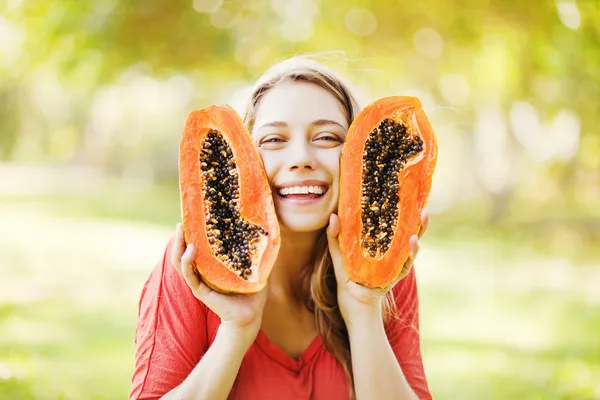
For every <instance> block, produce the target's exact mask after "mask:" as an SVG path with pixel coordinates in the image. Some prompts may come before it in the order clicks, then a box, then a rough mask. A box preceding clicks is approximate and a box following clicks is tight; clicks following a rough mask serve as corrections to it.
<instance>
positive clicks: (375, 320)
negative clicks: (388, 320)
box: [343, 302, 383, 331]
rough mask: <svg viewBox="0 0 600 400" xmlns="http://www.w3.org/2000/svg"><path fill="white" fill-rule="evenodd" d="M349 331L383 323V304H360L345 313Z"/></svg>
mask: <svg viewBox="0 0 600 400" xmlns="http://www.w3.org/2000/svg"><path fill="white" fill-rule="evenodd" d="M343 315H344V316H345V318H344V319H345V322H346V326H347V327H348V331H350V330H351V329H354V328H356V327H359V328H361V327H372V326H374V325H377V324H382V325H383V316H382V304H381V302H378V303H377V304H373V305H366V304H360V305H358V306H356V307H352V309H351V310H348V311H346V312H344V313H343Z"/></svg>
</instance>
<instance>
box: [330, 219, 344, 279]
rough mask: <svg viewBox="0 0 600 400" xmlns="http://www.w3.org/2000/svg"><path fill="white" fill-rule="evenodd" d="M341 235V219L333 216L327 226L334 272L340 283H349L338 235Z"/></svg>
mask: <svg viewBox="0 0 600 400" xmlns="http://www.w3.org/2000/svg"><path fill="white" fill-rule="evenodd" d="M339 233H340V219H339V217H338V216H337V215H336V214H331V216H330V217H329V225H328V226H327V244H328V246H329V254H330V255H331V260H332V261H333V270H334V273H335V277H336V279H337V281H338V282H347V281H348V275H346V271H345V270H344V263H343V261H342V255H341V252H340V243H339V241H338V235H339Z"/></svg>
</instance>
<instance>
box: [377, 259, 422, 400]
mask: <svg viewBox="0 0 600 400" xmlns="http://www.w3.org/2000/svg"><path fill="white" fill-rule="evenodd" d="M392 290H393V293H394V299H395V301H396V307H397V308H398V318H395V319H393V320H392V322H390V323H389V324H388V326H387V327H386V332H387V335H388V339H389V341H390V344H391V346H392V349H393V351H394V354H395V355H396V359H397V360H398V363H399V364H400V367H401V368H402V372H403V373H404V376H405V377H406V380H407V381H408V384H409V385H410V387H411V388H412V389H413V390H414V392H415V394H416V395H417V397H419V399H421V400H423V399H425V400H429V399H431V398H432V397H431V393H430V392H429V388H428V385H427V378H426V377H425V370H424V368H423V360H422V357H421V342H420V336H419V298H418V293H417V282H416V279H415V268H414V266H413V268H412V269H411V271H410V272H409V273H408V275H406V277H405V278H404V279H402V280H401V281H400V282H398V283H397V284H396V286H394V288H393V289H392Z"/></svg>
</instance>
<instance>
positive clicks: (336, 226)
mask: <svg viewBox="0 0 600 400" xmlns="http://www.w3.org/2000/svg"><path fill="white" fill-rule="evenodd" d="M339 233H340V219H339V217H338V216H337V215H336V214H331V215H330V216H329V225H328V226H327V238H330V237H331V238H336V239H337V237H338V235H339Z"/></svg>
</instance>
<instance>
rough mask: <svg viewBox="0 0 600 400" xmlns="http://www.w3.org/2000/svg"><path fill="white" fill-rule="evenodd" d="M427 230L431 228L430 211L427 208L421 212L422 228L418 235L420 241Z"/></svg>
mask: <svg viewBox="0 0 600 400" xmlns="http://www.w3.org/2000/svg"><path fill="white" fill-rule="evenodd" d="M427 228H429V210H428V209H427V207H425V208H423V211H422V212H421V228H420V229H419V233H418V234H417V236H418V237H419V239H420V238H422V237H423V235H424V234H425V232H427Z"/></svg>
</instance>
